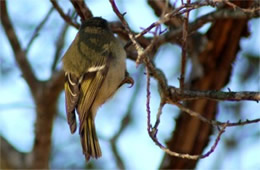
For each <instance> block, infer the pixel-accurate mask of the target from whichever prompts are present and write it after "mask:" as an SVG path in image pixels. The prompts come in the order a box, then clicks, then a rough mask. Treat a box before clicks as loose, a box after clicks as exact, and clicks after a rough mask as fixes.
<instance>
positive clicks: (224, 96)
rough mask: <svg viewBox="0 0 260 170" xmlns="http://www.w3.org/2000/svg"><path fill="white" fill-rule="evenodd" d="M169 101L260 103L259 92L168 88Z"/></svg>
mask: <svg viewBox="0 0 260 170" xmlns="http://www.w3.org/2000/svg"><path fill="white" fill-rule="evenodd" d="M169 92H170V96H169V97H170V98H169V99H170V100H172V101H185V100H197V99H208V100H216V101H244V100H249V101H256V102H258V101H260V92H253V91H252V92H250V91H244V92H231V91H229V92H223V91H216V90H208V91H198V90H186V89H185V90H181V89H179V88H175V87H172V86H170V87H169Z"/></svg>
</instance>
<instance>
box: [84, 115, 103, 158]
mask: <svg viewBox="0 0 260 170" xmlns="http://www.w3.org/2000/svg"><path fill="white" fill-rule="evenodd" d="M83 126H84V127H83V129H82V130H81V132H80V137H81V145H82V148H83V153H84V154H85V158H86V160H87V161H88V160H89V159H90V157H92V158H96V159H97V158H99V157H101V156H102V153H101V149H100V146H99V143H98V138H97V134H96V128H95V123H94V119H93V118H92V116H88V117H87V120H86V121H85V123H84V125H83Z"/></svg>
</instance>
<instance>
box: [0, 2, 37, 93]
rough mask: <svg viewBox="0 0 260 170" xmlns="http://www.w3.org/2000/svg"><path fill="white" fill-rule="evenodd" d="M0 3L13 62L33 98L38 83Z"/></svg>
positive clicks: (5, 8) (6, 13)
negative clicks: (16, 64) (13, 58)
mask: <svg viewBox="0 0 260 170" xmlns="http://www.w3.org/2000/svg"><path fill="white" fill-rule="evenodd" d="M0 3H1V10H0V17H1V21H2V25H3V27H4V30H5V33H6V36H7V38H8V40H9V42H10V45H11V47H12V50H13V52H14V56H15V60H16V62H17V63H18V65H19V67H20V70H21V72H22V74H23V77H24V79H25V80H26V82H27V83H28V85H29V87H30V90H31V91H32V94H33V95H34V97H35V94H36V92H37V86H38V83H39V81H38V80H37V78H36V76H35V75H34V73H33V70H32V67H31V65H30V63H29V61H28V60H27V56H26V54H25V51H24V50H23V49H22V47H21V45H20V42H19V40H18V37H17V35H16V33H15V30H14V28H13V25H12V23H11V20H10V18H9V16H8V11H7V6H6V1H1V2H0Z"/></svg>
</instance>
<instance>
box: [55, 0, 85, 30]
mask: <svg viewBox="0 0 260 170" xmlns="http://www.w3.org/2000/svg"><path fill="white" fill-rule="evenodd" d="M51 3H52V5H53V7H54V8H55V9H56V10H57V11H58V13H59V14H60V16H61V17H62V18H63V19H64V21H65V22H67V23H68V24H69V25H72V26H73V27H75V28H77V29H79V27H80V25H79V24H77V23H74V22H73V21H72V19H71V17H70V16H68V15H66V14H65V13H64V12H63V10H62V9H61V7H60V6H59V4H58V3H57V1H56V0H51Z"/></svg>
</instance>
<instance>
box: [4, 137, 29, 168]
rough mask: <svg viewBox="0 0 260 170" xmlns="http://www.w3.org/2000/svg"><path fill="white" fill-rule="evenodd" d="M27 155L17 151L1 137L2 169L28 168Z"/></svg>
mask: <svg viewBox="0 0 260 170" xmlns="http://www.w3.org/2000/svg"><path fill="white" fill-rule="evenodd" d="M26 156H27V154H25V153H21V152H19V151H18V150H16V149H15V148H14V147H13V146H12V145H11V144H10V143H9V142H8V141H7V140H6V139H5V138H3V137H2V136H1V135H0V168H1V169H21V168H24V167H27V163H28V162H27V161H28V160H26Z"/></svg>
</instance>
